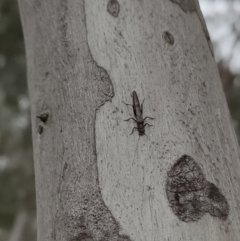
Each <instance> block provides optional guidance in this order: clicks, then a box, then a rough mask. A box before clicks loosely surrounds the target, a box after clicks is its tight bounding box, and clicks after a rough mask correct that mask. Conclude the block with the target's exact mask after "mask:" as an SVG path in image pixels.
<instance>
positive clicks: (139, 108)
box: [123, 91, 155, 136]
mask: <svg viewBox="0 0 240 241" xmlns="http://www.w3.org/2000/svg"><path fill="white" fill-rule="evenodd" d="M132 100H133V104H127V103H125V102H123V103H124V104H125V105H131V106H132V108H133V113H134V116H135V118H136V119H134V118H132V117H131V118H128V119H127V120H124V121H129V120H134V121H135V122H136V123H137V127H133V129H132V132H131V134H130V135H132V134H133V132H134V131H135V130H137V131H138V134H139V136H143V135H146V134H145V126H153V125H149V124H148V123H144V122H145V120H146V119H147V118H148V119H151V120H153V119H155V118H152V117H149V116H146V117H145V118H143V102H144V100H143V102H142V104H141V105H140V102H139V99H138V95H137V92H136V91H133V93H132Z"/></svg>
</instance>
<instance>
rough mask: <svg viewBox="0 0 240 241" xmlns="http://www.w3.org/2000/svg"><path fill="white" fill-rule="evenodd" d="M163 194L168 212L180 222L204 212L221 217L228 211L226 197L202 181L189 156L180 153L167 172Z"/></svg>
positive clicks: (199, 216) (189, 219) (197, 166)
mask: <svg viewBox="0 0 240 241" xmlns="http://www.w3.org/2000/svg"><path fill="white" fill-rule="evenodd" d="M166 193H167V198H168V201H169V203H170V206H171V208H172V211H173V212H174V214H175V215H177V217H178V218H179V219H180V220H181V221H184V222H190V221H197V220H199V219H200V218H201V217H202V216H203V215H204V214H205V213H210V214H211V215H212V216H214V217H218V218H220V219H222V220H225V219H226V218H227V216H228V214H229V205H228V203H227V201H226V198H225V197H224V196H223V194H222V193H221V192H220V190H219V189H218V188H217V187H216V186H215V184H213V183H210V182H208V181H207V180H206V178H205V176H204V174H203V172H202V170H201V168H200V166H199V165H198V164H197V163H196V162H195V161H194V159H193V158H191V157H190V156H187V155H183V156H182V157H181V158H179V159H178V160H177V161H176V163H175V164H174V165H173V166H172V168H171V169H170V171H169V172H168V178H167V185H166Z"/></svg>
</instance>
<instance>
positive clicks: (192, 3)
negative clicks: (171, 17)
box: [169, 0, 214, 57]
mask: <svg viewBox="0 0 240 241" xmlns="http://www.w3.org/2000/svg"><path fill="white" fill-rule="evenodd" d="M169 1H171V2H172V3H175V4H177V5H179V7H180V8H181V9H182V10H183V11H184V12H185V13H187V12H196V13H197V15H198V18H199V20H200V22H201V25H202V29H203V32H204V35H205V38H206V40H207V43H208V46H209V49H210V52H211V54H212V56H213V57H214V51H213V46H212V43H211V38H210V35H209V33H208V29H207V25H206V23H205V20H204V17H203V15H202V12H201V10H200V6H199V3H198V0H169Z"/></svg>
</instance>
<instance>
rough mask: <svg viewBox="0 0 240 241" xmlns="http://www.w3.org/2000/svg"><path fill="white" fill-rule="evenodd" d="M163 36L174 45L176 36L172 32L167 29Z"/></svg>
mask: <svg viewBox="0 0 240 241" xmlns="http://www.w3.org/2000/svg"><path fill="white" fill-rule="evenodd" d="M162 36H163V39H164V40H165V41H166V42H167V43H169V44H170V45H174V37H173V35H172V34H171V33H169V32H168V31H165V32H164V33H163V35H162Z"/></svg>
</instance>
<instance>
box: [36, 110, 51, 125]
mask: <svg viewBox="0 0 240 241" xmlns="http://www.w3.org/2000/svg"><path fill="white" fill-rule="evenodd" d="M48 117H49V114H48V113H47V112H46V113H42V114H40V115H37V118H39V119H40V120H41V121H42V122H43V123H45V122H46V121H47V120H48Z"/></svg>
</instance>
